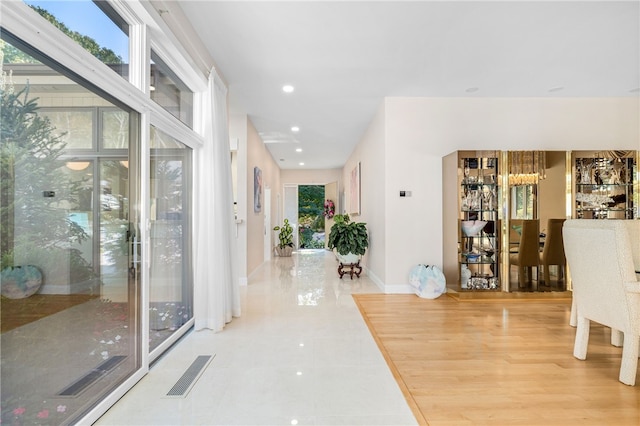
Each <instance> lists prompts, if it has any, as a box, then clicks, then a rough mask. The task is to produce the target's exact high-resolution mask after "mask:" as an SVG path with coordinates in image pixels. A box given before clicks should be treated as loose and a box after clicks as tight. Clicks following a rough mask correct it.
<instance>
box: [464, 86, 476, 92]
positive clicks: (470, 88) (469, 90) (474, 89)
mask: <svg viewBox="0 0 640 426" xmlns="http://www.w3.org/2000/svg"><path fill="white" fill-rule="evenodd" d="M478 90H479V89H478V88H477V87H469V88H468V89H467V90H465V92H467V93H473V92H477V91H478Z"/></svg>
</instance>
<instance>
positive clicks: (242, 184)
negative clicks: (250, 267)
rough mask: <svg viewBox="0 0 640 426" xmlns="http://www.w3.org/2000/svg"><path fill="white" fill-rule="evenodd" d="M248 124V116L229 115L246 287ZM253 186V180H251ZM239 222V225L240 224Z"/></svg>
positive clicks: (240, 263)
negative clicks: (234, 151) (235, 142)
mask: <svg viewBox="0 0 640 426" xmlns="http://www.w3.org/2000/svg"><path fill="white" fill-rule="evenodd" d="M247 122H248V118H247V115H246V114H233V113H232V114H229V138H230V139H231V140H235V141H237V150H236V157H235V159H236V167H237V170H236V179H237V182H236V188H237V199H236V200H237V203H238V204H237V205H236V212H237V213H236V238H237V240H238V241H237V250H238V256H237V259H238V260H237V261H238V278H239V280H240V284H243V285H246V284H247V282H248V278H247V277H248V274H247V202H246V200H247V190H248V187H249V183H248V182H247ZM251 184H252V186H253V179H252V180H251ZM238 222H239V223H238Z"/></svg>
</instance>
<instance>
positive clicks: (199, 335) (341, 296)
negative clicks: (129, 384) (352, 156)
mask: <svg viewBox="0 0 640 426" xmlns="http://www.w3.org/2000/svg"><path fill="white" fill-rule="evenodd" d="M379 292H380V290H379V289H378V288H377V286H376V285H375V284H374V283H373V282H372V281H371V280H370V279H368V278H367V277H366V276H364V275H363V276H361V278H359V279H356V278H355V277H354V279H353V281H351V280H349V279H348V277H345V278H343V279H342V280H340V279H339V278H338V273H337V264H336V261H335V258H334V256H333V254H331V253H330V252H327V251H301V252H296V253H294V255H293V256H292V257H290V258H279V257H276V258H274V260H272V261H270V262H268V263H266V264H265V265H263V266H262V267H261V268H260V269H259V270H258V271H257V272H256V273H255V274H254V276H252V277H251V279H250V284H249V285H248V286H246V287H243V288H242V316H241V317H240V318H236V319H234V320H233V321H232V322H231V323H230V324H228V325H227V327H226V328H225V330H224V331H222V332H220V333H213V332H211V331H197V332H191V333H189V334H188V335H187V336H185V338H184V339H182V340H181V341H180V342H179V343H178V344H177V346H175V347H174V348H173V349H172V350H171V351H169V352H168V353H167V354H166V355H165V356H164V357H163V358H161V359H160V360H159V361H158V362H157V363H156V364H155V365H154V366H153V367H152V368H151V371H150V372H149V374H148V375H147V376H145V377H144V378H143V379H142V380H141V381H140V382H139V383H138V384H137V385H136V386H135V387H134V388H133V389H132V390H131V391H129V392H128V393H127V394H126V395H125V396H124V397H123V398H122V399H121V400H120V401H119V402H118V403H117V404H116V405H114V406H113V407H112V408H111V409H110V410H109V411H108V412H107V413H106V414H105V415H104V416H103V417H102V418H101V419H99V420H98V422H97V423H96V424H97V425H102V426H107V425H118V426H123V425H296V424H297V425H414V424H416V420H415V418H414V416H413V415H412V414H411V410H410V409H409V407H408V406H407V403H406V401H405V399H404V397H403V395H402V393H401V391H400V389H399V388H398V385H397V383H396V382H395V380H394V378H393V376H392V374H391V372H390V371H389V369H388V367H387V365H386V363H385V361H384V359H383V357H382V355H381V354H380V352H379V350H378V348H377V346H376V344H375V342H374V340H373V338H372V337H371V335H370V333H369V330H368V329H367V326H366V324H365V322H364V320H363V319H362V317H361V316H360V313H359V312H358V309H357V307H356V305H355V303H354V301H353V298H352V297H351V294H353V293H379ZM209 354H215V358H214V359H213V361H212V362H211V363H210V364H209V366H208V367H207V368H206V369H205V370H204V373H203V374H202V376H201V377H200V379H199V380H198V381H197V382H196V384H195V385H194V386H193V388H192V389H191V391H190V392H189V393H188V394H187V396H186V397H184V398H175V397H173V398H170V397H166V393H167V392H168V391H169V390H170V389H171V387H172V386H173V384H174V383H175V382H176V381H177V380H178V379H179V378H180V377H181V376H182V374H183V373H184V371H185V370H186V369H187V368H188V367H189V365H191V363H192V362H193V360H194V359H195V358H196V357H197V356H198V355H209Z"/></svg>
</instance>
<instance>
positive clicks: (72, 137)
mask: <svg viewBox="0 0 640 426" xmlns="http://www.w3.org/2000/svg"><path fill="white" fill-rule="evenodd" d="M41 112H42V115H43V116H44V117H47V118H48V119H49V120H50V121H51V125H52V126H53V128H54V129H55V130H53V132H52V133H53V134H54V135H55V136H56V137H58V138H59V139H60V141H62V142H63V143H66V149H92V148H93V135H94V129H93V111H92V110H91V109H88V110H68V109H66V108H65V109H62V110H48V109H43V110H42V111H41Z"/></svg>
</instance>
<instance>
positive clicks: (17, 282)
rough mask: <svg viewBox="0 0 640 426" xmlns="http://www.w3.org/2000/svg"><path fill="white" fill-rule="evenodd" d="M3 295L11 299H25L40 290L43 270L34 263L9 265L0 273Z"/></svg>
mask: <svg viewBox="0 0 640 426" xmlns="http://www.w3.org/2000/svg"><path fill="white" fill-rule="evenodd" d="M0 277H1V278H2V295H3V296H4V297H7V298H9V299H24V298H26V297H29V296H32V295H34V294H35V293H37V292H38V290H39V289H40V286H41V285H42V272H40V269H38V268H37V267H35V266H33V265H24V266H8V267H6V268H4V269H3V270H2V272H1V273H0Z"/></svg>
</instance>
